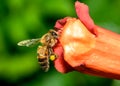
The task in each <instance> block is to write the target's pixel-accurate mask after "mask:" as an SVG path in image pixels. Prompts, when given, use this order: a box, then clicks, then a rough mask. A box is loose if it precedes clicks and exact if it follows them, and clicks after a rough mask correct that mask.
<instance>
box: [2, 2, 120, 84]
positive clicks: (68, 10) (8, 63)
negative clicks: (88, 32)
mask: <svg viewBox="0 0 120 86" xmlns="http://www.w3.org/2000/svg"><path fill="white" fill-rule="evenodd" d="M80 1H81V2H84V3H86V4H87V5H88V6H89V8H90V15H91V17H92V18H93V19H94V21H95V23H96V24H98V25H100V26H102V27H105V28H108V29H110V30H112V31H114V32H117V33H120V29H119V28H120V0H80ZM74 2H75V0H56V1H55V0H0V85H1V84H4V86H16V85H17V86H120V81H118V80H112V79H105V78H100V77H95V76H90V75H86V74H81V73H78V72H71V73H67V74H61V73H59V72H57V71H56V70H55V68H54V67H53V64H52V63H51V68H50V70H49V72H47V73H45V72H43V71H41V70H40V68H39V65H38V63H37V59H36V56H37V55H36V49H37V45H36V46H35V47H32V48H26V47H19V46H17V42H19V41H21V40H24V39H31V38H38V37H41V36H42V35H43V34H44V33H46V32H47V31H48V30H49V29H51V28H53V26H54V24H55V22H56V20H57V19H60V18H63V17H66V16H71V17H77V16H76V13H75V9H74Z"/></svg>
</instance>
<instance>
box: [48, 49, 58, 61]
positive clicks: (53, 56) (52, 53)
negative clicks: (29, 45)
mask: <svg viewBox="0 0 120 86" xmlns="http://www.w3.org/2000/svg"><path fill="white" fill-rule="evenodd" d="M48 52H49V59H50V60H51V61H54V60H55V59H56V58H57V55H56V54H55V53H54V52H53V49H52V48H48Z"/></svg>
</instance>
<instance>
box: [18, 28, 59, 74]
mask: <svg viewBox="0 0 120 86" xmlns="http://www.w3.org/2000/svg"><path fill="white" fill-rule="evenodd" d="M57 38H58V34H57V32H56V31H55V30H50V31H49V32H48V33H46V34H45V35H43V36H42V37H41V38H36V39H29V40H23V41H20V42H19V43H18V45H19V46H26V47H30V46H32V45H35V44H38V43H41V44H42V46H38V49H37V59H38V63H39V64H40V66H41V69H42V70H44V71H45V72H47V71H48V70H49V59H50V60H52V61H53V60H54V59H55V58H56V57H57V55H56V54H55V53H54V52H53V49H52V48H53V47H54V46H55V44H56V43H57Z"/></svg>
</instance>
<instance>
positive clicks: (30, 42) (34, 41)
mask: <svg viewBox="0 0 120 86" xmlns="http://www.w3.org/2000/svg"><path fill="white" fill-rule="evenodd" d="M39 42H40V38H37V39H28V40H23V41H20V42H18V44H17V45H18V46H26V47H30V46H33V45H35V44H37V43H39Z"/></svg>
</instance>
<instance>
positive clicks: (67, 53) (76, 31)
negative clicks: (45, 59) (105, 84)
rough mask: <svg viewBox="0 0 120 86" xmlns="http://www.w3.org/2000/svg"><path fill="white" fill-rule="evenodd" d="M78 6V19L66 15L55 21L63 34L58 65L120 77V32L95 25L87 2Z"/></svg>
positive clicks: (62, 69) (60, 68)
mask: <svg viewBox="0 0 120 86" xmlns="http://www.w3.org/2000/svg"><path fill="white" fill-rule="evenodd" d="M75 8H76V13H77V16H78V19H76V18H70V17H66V18H64V19H60V20H58V21H57V22H56V24H55V29H56V31H58V33H59V35H60V37H59V42H58V43H57V45H56V46H55V47H54V52H55V53H56V54H57V55H58V58H57V59H56V60H55V61H54V63H55V68H56V69H57V70H58V71H59V72H61V73H67V72H70V71H79V72H83V73H87V74H91V75H96V76H102V77H107V78H114V79H120V53H119V51H120V45H119V44H120V35H118V34H116V33H113V32H111V31H108V30H106V29H104V28H101V27H99V26H97V25H95V24H94V22H93V20H92V19H91V17H90V16H89V10H88V6H86V5H85V4H83V3H80V2H78V1H76V2H75Z"/></svg>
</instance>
